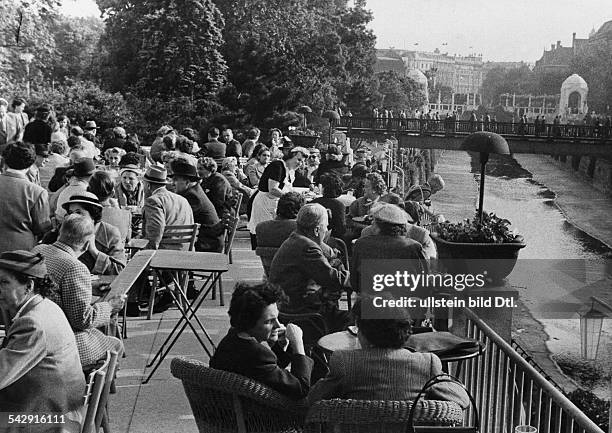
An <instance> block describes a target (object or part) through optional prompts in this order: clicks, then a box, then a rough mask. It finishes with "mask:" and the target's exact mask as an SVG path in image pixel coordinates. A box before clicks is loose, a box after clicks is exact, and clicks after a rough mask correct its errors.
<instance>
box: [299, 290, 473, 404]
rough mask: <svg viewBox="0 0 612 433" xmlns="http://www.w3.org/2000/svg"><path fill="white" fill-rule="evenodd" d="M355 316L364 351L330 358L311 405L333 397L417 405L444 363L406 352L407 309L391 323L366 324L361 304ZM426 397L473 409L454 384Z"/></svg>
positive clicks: (399, 311)
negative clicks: (416, 401)
mask: <svg viewBox="0 0 612 433" xmlns="http://www.w3.org/2000/svg"><path fill="white" fill-rule="evenodd" d="M388 310H390V309H388ZM396 310H397V311H396ZM353 313H354V314H355V317H356V321H357V326H358V328H359V331H358V334H357V336H358V338H359V342H360V344H361V350H351V351H336V352H334V353H333V354H332V356H331V359H330V363H329V369H330V372H329V373H328V375H327V377H325V378H323V379H321V380H320V381H319V382H317V383H316V384H315V385H314V386H313V387H312V389H311V391H310V393H309V394H308V401H309V403H314V402H315V401H317V400H322V399H331V398H342V399H355V400H414V399H415V398H416V397H417V395H418V393H419V391H420V390H421V389H422V388H423V386H424V385H425V383H427V381H428V380H429V379H431V378H432V377H434V376H436V375H438V374H441V373H442V363H441V361H440V358H438V357H437V356H436V355H434V354H433V353H418V352H411V351H410V350H408V349H405V348H404V346H405V344H406V341H407V340H408V337H409V336H410V334H411V320H410V316H409V314H408V312H407V310H405V309H401V308H395V309H393V311H388V313H386V314H387V316H388V318H385V319H364V318H361V302H360V301H358V302H357V303H356V304H355V307H354V308H353ZM426 398H427V399H429V400H447V401H454V402H456V403H458V404H459V406H461V407H462V408H464V409H465V408H466V407H468V405H469V397H468V395H467V393H466V392H465V390H464V389H462V388H461V387H460V386H459V385H457V384H453V383H450V384H449V383H443V384H437V385H435V386H434V387H432V388H430V389H429V391H428V392H427V394H426Z"/></svg>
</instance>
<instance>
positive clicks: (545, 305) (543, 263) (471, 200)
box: [434, 151, 612, 394]
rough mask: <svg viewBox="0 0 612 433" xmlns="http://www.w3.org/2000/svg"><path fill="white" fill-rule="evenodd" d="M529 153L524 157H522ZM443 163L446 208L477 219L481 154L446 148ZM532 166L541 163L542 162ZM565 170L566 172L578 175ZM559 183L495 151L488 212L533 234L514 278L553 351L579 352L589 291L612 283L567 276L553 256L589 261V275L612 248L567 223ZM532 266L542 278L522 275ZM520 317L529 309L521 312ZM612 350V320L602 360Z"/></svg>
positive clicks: (601, 293)
mask: <svg viewBox="0 0 612 433" xmlns="http://www.w3.org/2000/svg"><path fill="white" fill-rule="evenodd" d="M528 157H529V156H525V155H521V158H528ZM534 158H541V157H540V156H534ZM440 163H441V164H440V165H439V166H438V167H437V169H436V171H437V172H438V173H440V174H441V175H442V176H443V177H444V178H445V180H447V187H446V188H445V189H446V191H444V193H443V192H440V193H438V194H439V199H440V200H439V206H440V209H439V210H440V211H441V212H442V213H445V212H446V211H448V213H449V215H445V217H446V218H447V219H449V220H451V221H458V220H461V219H463V218H466V217H469V218H472V217H473V215H474V209H475V208H476V206H477V200H478V181H479V177H480V163H479V157H478V154H467V153H466V152H454V151H445V152H444V154H443V155H442V157H441V158H440ZM530 166H531V167H537V164H530ZM532 170H534V169H533V168H532ZM558 170H559V176H572V174H571V173H568V172H564V171H563V170H562V169H558ZM577 182H579V180H577ZM554 188H555V185H543V184H540V183H538V182H537V181H536V180H534V176H533V174H532V173H530V172H529V171H528V170H526V169H525V168H523V167H522V166H521V165H520V163H519V162H517V160H516V159H514V158H513V157H512V156H500V155H491V156H490V159H489V162H488V164H487V166H486V179H485V198H484V209H485V211H488V212H494V213H495V214H497V215H498V216H500V217H503V218H506V219H508V220H510V221H511V222H512V229H513V230H515V231H516V232H518V233H520V234H521V235H523V237H524V238H525V243H526V244H527V246H526V247H525V248H524V249H522V250H521V252H520V255H519V259H520V260H519V263H518V264H517V267H516V268H515V271H514V272H513V273H512V274H511V275H510V276H509V278H508V283H509V284H511V285H513V286H514V287H515V288H516V289H517V290H518V293H519V298H520V299H521V301H522V303H523V304H524V306H525V307H526V308H527V309H528V311H529V314H531V316H532V317H533V318H534V319H536V320H537V321H538V322H540V323H541V324H542V325H543V326H544V330H545V332H546V334H547V337H546V340H547V343H546V345H547V348H548V349H549V351H550V352H551V353H552V354H553V356H554V354H565V353H571V354H573V355H577V356H579V354H580V321H579V316H578V313H577V312H578V311H586V310H588V308H589V307H590V305H588V304H587V302H588V299H589V296H593V295H596V296H598V297H601V298H602V299H606V300H609V299H610V298H612V296H611V295H612V293H611V292H612V289H611V287H612V280H610V279H608V280H605V279H604V281H603V282H602V281H601V279H598V278H595V279H594V280H596V281H590V280H589V281H587V280H588V279H582V280H581V278H580V277H575V276H574V277H573V279H572V278H567V275H563V274H564V271H565V269H560V268H559V265H558V263H557V262H555V261H553V260H551V259H564V260H568V259H572V260H568V262H567V263H569V265H568V267H575V268H581V267H582V266H583V267H584V268H586V269H587V271H586V273H587V274H588V270H589V269H590V268H593V269H599V270H600V269H602V268H603V269H605V263H606V257H610V254H611V253H612V251H611V250H610V249H609V248H608V247H607V246H606V245H605V244H603V243H602V242H600V241H599V240H597V239H596V238H594V237H592V236H589V235H588V234H587V233H585V232H583V231H581V230H579V229H578V228H576V227H575V226H573V225H572V224H570V223H569V222H568V221H567V220H566V218H565V216H564V215H563V213H562V212H561V211H560V209H559V208H558V207H557V205H556V204H555V198H556V194H557V193H556V192H555V190H554ZM434 197H436V196H434ZM436 201H437V199H436ZM609 218H610V217H609ZM607 260H608V261H609V260H610V259H609V258H608V259H607ZM526 264H527V265H528V266H526V267H527V268H529V269H537V270H538V272H537V275H536V273H532V275H533V277H529V278H526V277H525V275H524V272H522V270H523V269H524V268H525V266H524V265H526ZM574 265H576V266H574ZM608 269H609V268H608ZM587 286H588V287H587ZM515 314H521V312H520V311H519V310H517V311H516V312H515ZM529 332H530V331H529V330H525V332H524V333H523V334H521V337H522V338H527V337H528V333H529ZM611 353H612V320H606V321H604V326H603V332H602V339H601V342H600V348H599V357H598V359H599V360H600V361H603V362H604V363H605V362H606V361H607V362H612V360H611V358H612V355H611ZM599 391H600V392H602V393H603V394H605V391H602V390H599ZM598 394H599V392H598Z"/></svg>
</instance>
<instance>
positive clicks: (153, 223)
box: [142, 166, 194, 250]
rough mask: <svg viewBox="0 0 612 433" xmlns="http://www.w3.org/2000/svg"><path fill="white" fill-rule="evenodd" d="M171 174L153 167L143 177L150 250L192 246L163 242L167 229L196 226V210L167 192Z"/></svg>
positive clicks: (144, 216) (163, 169)
mask: <svg viewBox="0 0 612 433" xmlns="http://www.w3.org/2000/svg"><path fill="white" fill-rule="evenodd" d="M167 177H168V173H167V172H166V169H165V168H163V167H157V166H151V167H149V169H148V170H147V172H146V173H145V175H144V177H143V184H144V188H145V196H146V197H147V198H145V204H144V208H143V211H142V213H143V218H144V228H143V233H144V238H145V239H148V240H149V244H148V246H147V248H150V249H181V250H186V249H187V247H188V245H165V244H164V243H163V242H162V237H163V235H164V230H165V229H166V226H173V225H189V224H193V223H194V220H193V211H192V210H191V206H190V205H189V202H188V201H187V199H186V198H185V197H181V196H180V195H178V194H175V193H173V192H170V191H168V190H167V189H166V185H167V184H168V179H167Z"/></svg>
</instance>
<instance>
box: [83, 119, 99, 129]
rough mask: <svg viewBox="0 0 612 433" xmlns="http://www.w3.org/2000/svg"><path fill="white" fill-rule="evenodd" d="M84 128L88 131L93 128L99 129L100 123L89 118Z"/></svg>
mask: <svg viewBox="0 0 612 433" xmlns="http://www.w3.org/2000/svg"><path fill="white" fill-rule="evenodd" d="M83 129H84V130H86V131H90V130H92V129H98V125H96V121H95V120H88V121H87V122H85V127H84V128H83Z"/></svg>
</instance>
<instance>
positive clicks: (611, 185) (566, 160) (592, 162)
mask: <svg viewBox="0 0 612 433" xmlns="http://www.w3.org/2000/svg"><path fill="white" fill-rule="evenodd" d="M551 158H553V159H554V160H556V161H558V162H559V165H560V166H562V167H564V168H566V169H567V170H569V171H572V172H573V173H574V174H576V175H578V176H580V177H582V178H584V179H586V180H588V181H589V182H591V183H592V184H593V186H594V187H595V188H597V189H598V190H599V191H601V192H603V193H605V194H608V195H610V196H612V160H610V159H606V158H602V157H594V156H578V155H572V156H564V155H553V156H551Z"/></svg>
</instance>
